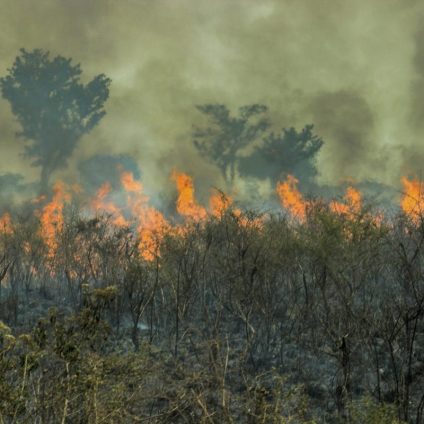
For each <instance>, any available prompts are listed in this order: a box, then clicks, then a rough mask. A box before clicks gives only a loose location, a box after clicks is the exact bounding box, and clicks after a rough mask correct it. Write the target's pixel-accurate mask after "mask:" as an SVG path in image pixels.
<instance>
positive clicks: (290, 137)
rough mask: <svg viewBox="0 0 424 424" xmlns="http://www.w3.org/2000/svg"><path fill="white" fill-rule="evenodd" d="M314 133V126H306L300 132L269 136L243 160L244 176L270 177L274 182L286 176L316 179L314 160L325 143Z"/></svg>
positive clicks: (289, 130) (242, 172) (293, 130)
mask: <svg viewBox="0 0 424 424" xmlns="http://www.w3.org/2000/svg"><path fill="white" fill-rule="evenodd" d="M312 130H313V125H306V126H305V127H304V128H303V129H302V130H301V131H300V132H298V131H296V129H295V128H289V129H285V128H284V129H283V130H282V131H281V133H280V134H277V135H276V134H274V133H271V134H269V135H268V136H267V137H265V139H264V143H263V144H262V145H261V146H257V147H256V148H255V150H254V151H253V152H252V154H251V155H250V156H247V157H245V158H242V159H241V160H240V164H239V170H240V173H241V175H244V176H254V177H257V178H261V179H265V178H270V179H271V181H272V182H273V183H275V182H276V181H277V180H278V179H279V178H280V177H281V174H282V173H286V174H294V175H295V176H296V177H298V178H300V179H301V180H302V181H307V180H310V179H311V178H313V177H315V175H316V174H317V170H316V167H315V163H314V159H315V157H316V155H317V153H318V152H319V150H320V149H321V147H322V145H323V144H324V142H323V141H322V139H321V138H319V137H318V136H316V135H314V134H313V132H312Z"/></svg>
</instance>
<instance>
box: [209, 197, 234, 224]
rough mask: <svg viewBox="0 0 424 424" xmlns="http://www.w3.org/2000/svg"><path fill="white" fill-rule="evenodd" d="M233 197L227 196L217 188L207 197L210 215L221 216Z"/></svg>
mask: <svg viewBox="0 0 424 424" xmlns="http://www.w3.org/2000/svg"><path fill="white" fill-rule="evenodd" d="M232 203H233V199H232V198H231V197H230V196H227V195H226V194H225V193H223V192H222V191H219V190H217V192H216V193H214V194H212V195H211V197H210V198H209V208H210V211H211V215H212V216H214V217H216V218H221V217H222V215H223V214H224V213H225V211H226V210H227V209H228V208H229V207H230V206H231V205H232Z"/></svg>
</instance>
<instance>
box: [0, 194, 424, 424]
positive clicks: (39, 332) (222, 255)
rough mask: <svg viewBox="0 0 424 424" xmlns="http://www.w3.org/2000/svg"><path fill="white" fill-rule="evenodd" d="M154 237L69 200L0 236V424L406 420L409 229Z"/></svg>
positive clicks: (420, 345) (396, 221)
mask: <svg viewBox="0 0 424 424" xmlns="http://www.w3.org/2000/svg"><path fill="white" fill-rule="evenodd" d="M184 228H185V230H184V231H181V232H179V234H172V235H168V236H166V237H165V238H164V239H163V240H162V241H161V244H160V249H159V251H158V254H157V255H156V257H155V259H154V260H153V261H146V260H144V259H142V258H141V256H140V254H139V251H138V240H137V237H136V235H135V232H134V231H132V230H131V228H128V229H122V228H117V227H115V226H113V225H112V224H111V219H110V217H108V216H106V215H103V216H98V217H96V218H86V217H84V216H83V214H81V213H79V212H78V210H76V209H75V208H73V207H69V208H68V209H67V210H66V219H65V225H64V227H63V229H62V231H60V232H58V234H57V245H56V248H55V251H54V254H52V253H51V250H50V251H48V250H47V248H46V246H45V245H44V243H43V240H42V238H41V237H40V233H39V223H38V222H37V218H35V217H32V216H31V217H30V218H29V217H28V216H22V217H21V218H20V219H18V218H15V221H14V228H13V232H11V231H3V233H2V234H1V237H0V246H1V251H0V277H1V279H2V284H1V291H0V302H1V303H0V315H1V316H0V319H1V320H2V321H1V322H0V423H14V422H16V423H18V422H23V423H26V422H27V423H50V422H51V423H59V422H61V423H113V422H116V423H125V422H128V423H130V422H143V423H180V422H181V423H236V422H246V423H314V422H316V423H345V422H347V423H358V424H359V423H399V422H408V423H415V424H419V423H422V422H423V410H424V322H423V316H424V274H423V272H424V262H423V261H424V219H414V220H412V219H411V218H408V217H406V216H403V215H399V216H397V217H395V218H392V219H390V220H389V219H387V220H385V219H383V218H376V217H375V215H373V214H372V213H370V211H368V210H365V209H364V210H362V212H361V213H359V214H357V215H355V216H350V215H349V216H347V215H343V214H336V213H333V212H331V211H330V210H329V208H328V207H327V205H325V204H321V203H319V202H315V203H314V204H313V205H312V204H311V206H310V208H309V210H308V213H307V218H306V220H305V221H304V222H303V223H299V222H296V221H294V220H292V219H290V218H288V217H286V216H284V215H276V214H268V215H262V216H261V217H260V219H258V216H257V214H255V213H252V212H246V213H245V214H244V215H240V214H234V213H233V212H232V211H231V210H227V211H226V212H225V213H224V214H223V215H222V216H221V217H218V218H217V217H210V218H208V219H207V220H205V221H202V222H200V223H194V222H192V223H185V226H184Z"/></svg>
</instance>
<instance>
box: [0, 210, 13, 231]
mask: <svg viewBox="0 0 424 424" xmlns="http://www.w3.org/2000/svg"><path fill="white" fill-rule="evenodd" d="M0 233H2V234H13V225H12V218H11V217H10V214H9V213H7V212H5V213H4V214H3V216H1V217H0Z"/></svg>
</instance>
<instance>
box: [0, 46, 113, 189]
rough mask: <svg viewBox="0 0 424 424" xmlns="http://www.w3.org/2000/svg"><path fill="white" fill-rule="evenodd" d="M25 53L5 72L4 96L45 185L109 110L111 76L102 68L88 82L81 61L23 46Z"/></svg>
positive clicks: (29, 155) (22, 51)
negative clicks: (29, 49) (105, 106)
mask: <svg viewBox="0 0 424 424" xmlns="http://www.w3.org/2000/svg"><path fill="white" fill-rule="evenodd" d="M20 52H21V53H20V55H19V56H17V57H16V59H15V62H14V63H13V65H12V67H11V68H10V69H9V73H8V75H7V76H5V77H2V78H0V87H1V92H2V95H3V97H4V98H5V99H6V100H8V101H9V103H10V105H11V109H12V112H13V114H14V115H15V116H16V118H17V120H18V122H19V123H20V125H21V127H22V132H21V133H20V134H19V135H20V136H21V137H23V139H24V140H27V141H28V140H29V141H31V143H30V144H27V145H26V146H25V154H26V156H27V157H29V158H31V159H32V160H33V163H32V164H33V165H35V166H41V167H42V185H44V188H45V186H46V184H47V182H48V177H49V176H50V174H51V172H53V171H54V170H55V169H57V168H58V167H61V166H63V165H64V164H65V163H66V160H67V159H68V157H69V156H70V155H71V153H72V152H73V150H74V149H75V146H76V144H77V142H78V141H79V139H80V138H81V137H82V136H83V135H84V134H87V133H88V132H90V131H91V130H92V129H93V128H94V127H95V126H96V125H97V124H98V123H99V121H100V120H101V119H102V117H103V116H104V115H105V111H104V109H103V105H104V103H105V101H106V100H107V98H108V96H109V84H110V79H109V78H107V77H106V76H105V75H103V74H100V75H97V76H96V77H94V78H93V79H92V80H91V81H90V82H88V83H87V84H85V85H84V84H82V83H81V82H80V77H81V74H82V70H81V68H80V65H72V63H71V59H66V58H64V57H62V56H56V57H54V58H52V59H51V58H50V55H49V52H47V51H43V50H41V49H35V50H33V51H31V52H28V51H26V50H25V49H21V51H20Z"/></svg>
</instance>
